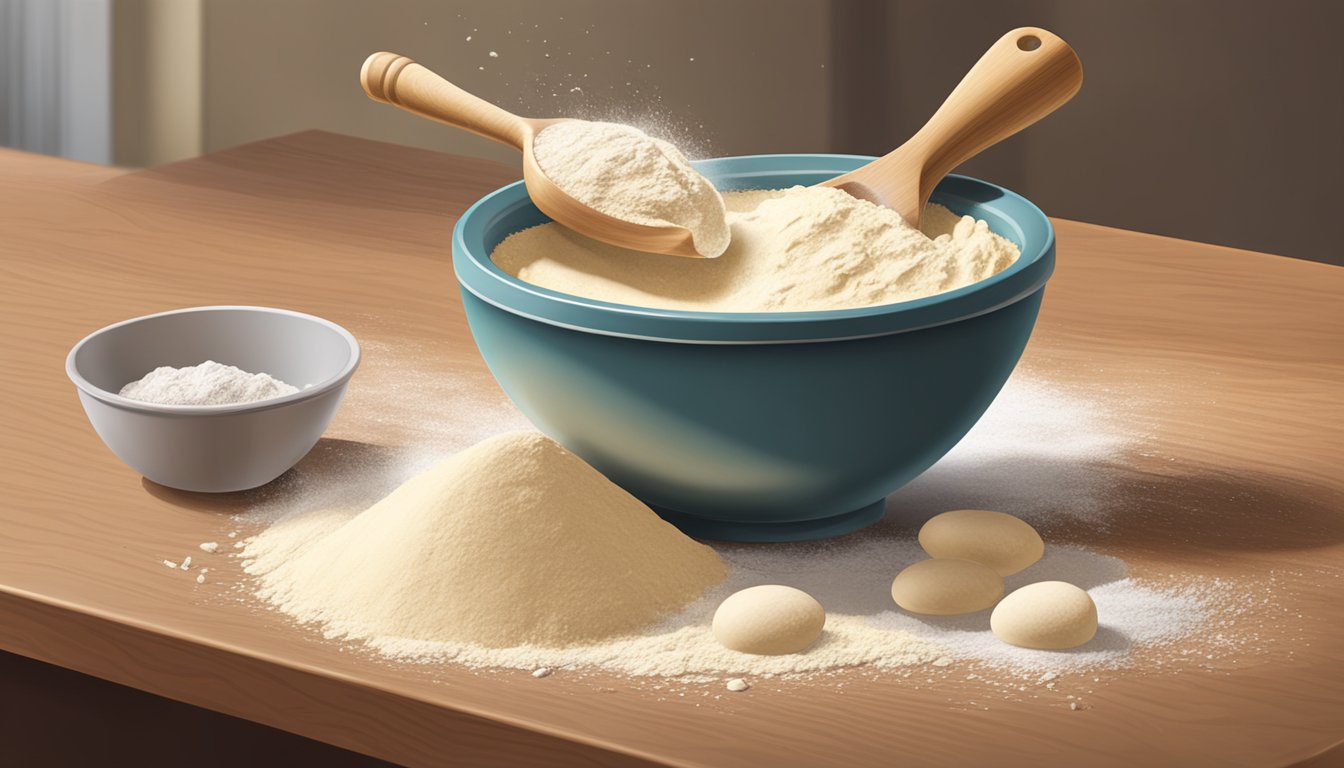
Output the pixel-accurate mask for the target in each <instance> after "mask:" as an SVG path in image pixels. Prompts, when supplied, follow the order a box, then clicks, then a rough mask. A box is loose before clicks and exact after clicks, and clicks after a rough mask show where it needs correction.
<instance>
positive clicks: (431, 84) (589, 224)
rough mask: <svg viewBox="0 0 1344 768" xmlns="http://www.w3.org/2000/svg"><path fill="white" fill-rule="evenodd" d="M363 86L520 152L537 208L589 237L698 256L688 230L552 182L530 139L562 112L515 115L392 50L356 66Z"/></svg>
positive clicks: (388, 100)
mask: <svg viewBox="0 0 1344 768" xmlns="http://www.w3.org/2000/svg"><path fill="white" fill-rule="evenodd" d="M359 82H360V84H361V85H363V86H364V92H365V93H367V94H368V95H369V98H371V99H373V100H374V101H381V102H384V103H387V104H391V105H393V106H395V107H401V108H402V109H404V110H406V111H407V112H411V113H413V114H417V115H420V116H421V117H427V118H429V119H431V120H437V121H439V122H441V123H447V124H448V125H452V126H456V127H458V128H463V129H465V130H468V131H471V132H472V133H474V134H477V135H479V136H484V137H485V138H487V139H494V140H495V141H498V142H500V143H501V144H508V145H509V146H511V147H513V148H515V149H517V150H519V151H520V152H522V153H523V182H524V183H525V184H527V193H528V195H529V196H531V198H532V202H533V203H535V204H536V206H537V207H538V208H540V209H541V211H542V213H545V214H546V215H547V216H550V217H551V218H552V219H555V220H556V221H558V222H560V223H561V224H564V225H565V226H566V227H569V228H570V229H572V230H574V231H576V232H580V233H582V234H584V235H587V236H588V237H591V238H593V239H594V240H601V241H602V242H604V243H610V244H611V245H616V246H620V247H622V248H631V249H634V250H638V251H649V252H652V253H666V254H671V255H673V256H690V257H694V258H703V256H702V255H701V254H700V253H699V252H697V251H696V250H695V243H694V241H693V240H692V238H691V231H690V230H689V229H686V228H685V227H678V226H674V225H667V226H649V225H646V224H635V223H633V222H629V221H624V220H622V219H618V218H615V217H613V216H608V215H607V214H605V213H602V212H601V211H597V210H594V209H592V208H589V207H588V206H586V205H584V204H583V203H581V202H579V201H578V200H576V199H574V198H573V197H571V196H570V195H568V194H566V193H565V192H564V191H563V190H561V189H560V188H559V187H557V186H556V185H555V184H554V183H553V182H552V181H551V180H550V179H548V178H547V177H546V174H545V173H544V172H543V171H542V170H541V167H540V166H539V165H537V158H536V155H535V154H534V153H533V151H532V142H533V141H534V140H535V139H536V137H537V134H538V133H541V131H542V130H543V129H545V128H546V127H547V126H550V125H554V124H555V123H558V122H562V121H563V120H565V119H567V118H550V119H535V118H527V117H519V116H518V115H515V114H513V113H511V112H508V111H507V110H504V109H501V108H500V107H497V106H495V105H494V104H491V103H490V102H488V101H485V100H484V99H481V98H478V97H476V96H473V95H471V94H470V93H467V92H466V91H464V90H462V89H461V88H458V87H457V86H455V85H453V84H452V83H450V82H448V81H447V80H444V79H443V78H442V77H439V76H438V75H436V74H434V73H433V72H431V71H430V70H428V69H426V68H425V67H423V66H421V65H419V64H417V63H415V62H414V61H412V60H411V59H408V58H406V57H405V56H398V55H397V54H395V53H386V52H382V53H375V54H373V55H372V56H370V57H369V58H368V59H366V60H365V61H364V66H363V68H361V69H360V71H359Z"/></svg>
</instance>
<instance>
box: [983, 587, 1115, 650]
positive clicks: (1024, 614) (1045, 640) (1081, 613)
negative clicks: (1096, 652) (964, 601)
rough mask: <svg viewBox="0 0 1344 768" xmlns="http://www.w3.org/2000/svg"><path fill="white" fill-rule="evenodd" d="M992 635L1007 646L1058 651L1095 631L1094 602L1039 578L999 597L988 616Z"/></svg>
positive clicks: (1074, 589) (1073, 589)
mask: <svg viewBox="0 0 1344 768" xmlns="http://www.w3.org/2000/svg"><path fill="white" fill-rule="evenodd" d="M989 628H990V629H992V630H994V635H995V636H996V637H998V638H999V639H1000V640H1002V641H1003V642H1005V643H1008V644H1010V645H1020V646H1022V647H1023V648H1040V649H1043V650H1048V651H1058V650H1063V649H1065V648H1076V647H1078V646H1080V645H1082V644H1083V643H1086V642H1087V641H1088V640H1091V639H1092V637H1093V636H1094V635H1096V634H1097V604H1096V603H1094V602H1092V597H1091V595H1088V594H1087V592H1085V591H1083V590H1082V589H1080V588H1078V587H1075V586H1074V585H1072V584H1069V583H1068V582H1064V581H1039V582H1037V583H1035V584H1028V585H1027V586H1025V587H1022V588H1021V589H1018V590H1015V591H1014V592H1013V593H1012V594H1011V595H1009V596H1007V597H1005V598H1003V601H1002V602H1001V603H999V605H998V607H997V608H995V609H994V613H992V614H991V615H990V617H989Z"/></svg>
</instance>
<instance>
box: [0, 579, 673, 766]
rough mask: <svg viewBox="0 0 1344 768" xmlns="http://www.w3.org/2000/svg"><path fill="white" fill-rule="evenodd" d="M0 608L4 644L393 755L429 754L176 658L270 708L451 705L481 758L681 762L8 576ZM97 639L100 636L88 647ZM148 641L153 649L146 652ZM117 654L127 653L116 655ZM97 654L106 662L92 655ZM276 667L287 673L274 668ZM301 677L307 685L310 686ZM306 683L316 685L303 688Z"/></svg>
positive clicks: (412, 759) (429, 709)
mask: <svg viewBox="0 0 1344 768" xmlns="http://www.w3.org/2000/svg"><path fill="white" fill-rule="evenodd" d="M0 615H3V616H4V618H5V620H4V621H3V622H0V648H3V650H5V651H7V652H10V653H15V654H18V655H20V656H25V657H28V658H31V659H36V660H38V661H42V662H45V663H48V664H54V665H57V666H60V667H64V668H66V669H71V670H74V671H76V672H80V673H83V674H88V675H93V676H95V677H98V678H101V679H103V680H108V681H111V682H114V683H117V684H120V685H126V686H129V687H132V688H136V689H138V690H142V691H147V692H149V693H152V694H155V695H158V696H164V697H166V698H169V699H173V700H175V701H180V702H183V703H185V704H190V705H193V706H199V707H204V708H206V709H210V710H212V711H215V712H221V713H224V714H226V715H231V716H234V717H239V718H243V719H245V720H250V721H253V722H258V723H262V724H264V725H268V726H271V727H275V728H279V729H281V730H285V731H289V732H291V733H297V734H299V735H301V736H306V737H308V738H312V739H317V740H318V741H322V742H325V743H328V744H333V745H335V746H338V747H342V748H345V749H350V750H353V751H356V752H360V753H362V754H368V755H372V756H374V757H379V758H382V759H386V760H390V761H392V762H397V763H407V764H423V763H424V762H425V760H426V758H428V757H431V756H428V755H423V754H419V753H416V752H410V753H407V752H404V751H400V750H398V749H396V748H395V746H392V745H388V744H382V743H379V741H378V739H377V737H376V734H370V736H372V737H374V738H370V739H368V740H365V739H361V738H357V737H356V736H357V735H358V731H356V730H352V729H351V728H349V727H348V726H345V725H340V724H335V723H333V724H332V725H331V726H330V727H323V726H318V725H313V724H312V723H310V722H306V721H305V722H303V724H304V725H305V726H306V727H304V728H302V729H297V728H294V727H292V726H293V725H294V721H293V720H287V719H282V718H278V717H268V716H266V715H265V714H264V713H258V712H256V711H247V710H245V709H243V708H241V707H236V706H233V705H231V704H229V703H228V702H227V701H223V700H216V699H214V698H212V697H211V696H208V695H206V694H205V693H204V692H203V688H204V687H206V686H205V681H204V680H199V681H197V683H198V686H197V687H196V688H193V687H192V686H191V685H190V684H187V685H173V683H175V682H177V681H183V682H189V681H187V680H186V679H185V678H184V677H183V675H182V674H180V673H179V672H178V671H176V670H175V669H174V668H175V667H178V668H184V669H193V670H197V672H196V674H198V675H200V676H201V677H203V678H204V677H214V678H221V676H222V675H225V674H227V675H228V676H229V685H230V687H252V686H255V687H257V688H258V690H261V689H264V690H265V692H266V696H267V701H268V706H269V707H272V708H279V709H286V708H288V707H300V706H307V705H308V704H310V703H311V702H312V701H315V700H317V701H323V702H330V701H331V698H330V697H328V696H325V695H321V694H319V693H318V691H317V690H316V689H322V688H325V687H328V686H330V687H331V693H332V695H333V696H335V697H344V698H345V699H346V700H347V701H346V704H347V707H345V708H350V709H353V710H361V709H364V708H365V707H376V708H379V709H382V710H387V709H395V708H400V709H402V710H404V712H405V714H408V715H409V714H413V713H415V714H420V715H424V714H426V713H428V714H430V715H431V716H433V717H436V718H442V717H443V716H445V715H448V716H450V717H451V720H450V721H449V722H450V724H452V725H455V726H457V727H459V728H461V730H463V731H464V733H466V734H467V735H468V736H471V737H477V736H479V737H482V738H480V739H479V740H478V742H477V743H476V744H473V745H472V746H473V747H479V748H480V758H481V759H482V760H499V759H502V758H504V757H506V754H507V752H508V751H509V750H510V748H511V747H513V746H515V745H516V744H517V739H516V736H517V735H519V734H527V736H528V738H530V739H532V740H533V741H535V742H536V744H535V746H537V747H540V748H544V749H547V750H551V752H550V754H551V755H553V756H554V758H556V759H559V758H561V757H567V758H571V759H575V760H578V759H582V760H584V761H586V762H588V763H592V764H598V765H607V764H613V765H629V764H644V765H684V763H679V762H677V761H675V760H670V759H669V758H667V757H664V756H659V755H654V754H652V753H648V752H645V751H642V750H638V749H631V748H628V747H625V746H622V745H619V744H615V743H612V742H609V741H605V740H602V739H593V738H589V737H586V736H583V735H581V734H576V733H572V732H569V731H567V730H566V729H563V728H556V727H553V726H548V725H546V724H543V723H538V722H534V721H530V720H524V719H520V718H514V717H509V716H505V715H500V714H497V713H494V712H490V711H486V710H483V709H479V708H476V707H472V706H469V705H463V704H461V703H458V702H453V703H451V704H445V703H436V702H433V701H429V700H426V699H424V698H420V697H415V696H407V695H405V694H403V693H400V692H398V691H394V690H392V689H390V688H388V687H384V686H379V685H373V684H370V683H368V682H366V681H363V680H360V679H358V678H354V677H351V676H349V675H346V674H343V673H341V672H340V671H338V670H334V669H327V668H323V667H318V666H314V665H308V664H302V663H294V662H291V661H288V660H284V659H279V658H275V657H273V656H270V655H268V654H264V653H255V652H251V651H249V650H247V649H244V648H238V647H235V646H232V645H230V644H228V643H219V642H217V641H214V640H211V639H209V638H206V637H201V636H196V635H192V634H190V633H184V632H179V631H175V630H173V629H170V628H167V627H162V626H158V625H155V624H151V623H147V622H143V621H139V620H137V619H134V618H129V617H124V616H118V615H116V614H113V613H109V612H106V611H102V610H98V609H96V608H89V607H83V606H75V605H73V604H71V603H69V602H67V601H65V600H61V599H58V598H50V597H48V596H45V595H40V594H36V593H33V592H30V591H28V590H24V589H20V588H15V587H11V586H9V585H4V584H0ZM90 641H93V643H95V645H93V646H92V647H91V646H90ZM151 648H152V649H153V650H154V651H155V652H154V653H148V652H147V651H148V650H149V649H151ZM131 649H135V650H134V651H132V650H131ZM202 649H206V650H208V651H211V652H213V653H212V654H211V655H210V659H211V660H212V661H215V662H218V661H219V660H220V659H221V658H224V659H227V660H229V661H230V662H231V663H232V664H233V666H232V668H230V669H228V670H223V669H221V668H219V666H218V665H217V664H216V665H214V666H212V667H211V668H209V671H208V672H206V673H201V672H200V671H199V670H200V668H201V665H200V664H199V662H200V654H199V653H195V651H200V650H202ZM117 655H120V656H122V657H124V659H125V660H126V662H129V663H125V664H119V663H118V662H117V660H116V656H117ZM95 660H96V661H97V662H101V663H100V664H98V663H93V662H94V661H95ZM276 672H280V673H281V675H280V676H279V677H277V676H276V675H275V673H276ZM263 673H270V674H263ZM277 683H284V684H282V685H277ZM304 683H307V684H308V685H307V686H306V687H305V686H304V685H303V684H304ZM305 691H312V693H308V694H305V693H304V692H305ZM285 693H288V694H289V695H290V700H289V701H285V700H284V699H282V698H281V695H283V694H285ZM352 694H353V696H352ZM356 699H358V700H356ZM511 737H512V738H511ZM457 757H458V758H459V759H461V758H464V757H467V758H469V759H468V761H469V760H470V757H469V755H464V754H459V755H458V756H457Z"/></svg>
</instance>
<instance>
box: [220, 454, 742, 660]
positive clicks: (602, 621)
mask: <svg viewBox="0 0 1344 768" xmlns="http://www.w3.org/2000/svg"><path fill="white" fill-rule="evenodd" d="M313 534H314V529H313V527H312V526H307V525H304V524H303V523H302V521H292V524H288V525H286V524H284V523H280V524H276V525H273V526H271V527H270V528H268V529H267V530H266V531H265V532H263V533H261V534H259V535H258V536H257V537H256V538H255V539H253V540H252V541H250V542H249V544H248V546H247V549H246V551H245V553H244V554H245V557H246V558H248V564H247V565H246V569H247V571H248V572H249V573H252V574H254V575H257V576H259V577H260V578H261V580H262V587H261V590H260V594H261V596H262V597H263V598H265V599H266V600H267V601H269V602H271V603H272V604H274V605H276V606H277V607H279V608H280V609H281V610H282V611H284V612H285V613H288V614H290V615H291V616H293V617H295V618H297V619H299V620H301V621H305V622H317V623H320V624H322V625H323V627H324V628H325V630H326V632H327V634H328V635H329V636H345V637H352V638H359V639H366V640H372V641H378V642H386V641H388V640H392V639H399V640H413V641H427V642H453V643H465V644H471V645H476V646H481V647H486V648H509V647H515V646H521V645H536V646H544V647H550V648H564V647H568V646H572V645H576V644H581V643H591V642H596V641H601V640H607V639H611V638H615V637H620V636H624V635H629V634H633V633H636V632H638V631H640V630H641V629H643V628H645V627H646V626H648V625H650V624H653V623H655V622H657V621H658V620H659V619H662V618H664V617H666V616H669V615H672V614H675V613H677V612H679V611H681V610H682V609H684V608H685V607H686V606H687V605H689V604H691V603H693V602H695V601H696V600H697V599H698V598H700V597H701V596H702V595H703V594H704V592H705V591H706V590H707V589H709V588H710V587H712V586H714V585H716V584H718V583H719V582H720V581H722V580H723V579H724V577H725V576H726V575H727V567H726V566H725V564H724V563H723V561H722V560H721V559H720V558H719V556H718V555H717V554H716V553H715V552H714V551H713V550H712V549H710V548H709V547H706V546H704V545H703V544H699V543H697V542H695V541H693V540H691V539H689V538H687V537H686V536H685V535H684V534H682V533H681V532H680V531H678V530H677V529H676V528H674V527H673V526H671V525H669V524H668V523H666V522H664V521H663V520H662V519H661V518H659V517H658V516H657V515H656V514H654V513H653V511H652V510H650V509H649V508H648V507H647V506H645V505H644V504H643V503H641V502H640V501H639V500H638V499H636V498H634V497H633V496H631V495H630V494H628V493H626V492H625V491H623V490H621V489H620V488H619V487H617V486H616V485H615V484H613V483H612V482H611V481H610V480H608V479H606V478H605V477H603V476H602V475H601V474H599V473H598V472H597V470H595V469H593V468H592V467H590V466H589V465H588V464H586V463H584V461H583V460H582V459H580V458H579V457H577V456H575V455H574V454H572V453H570V452H569V451H567V450H565V449H564V448H562V447H561V446H560V445H559V444H557V443H556V442H554V441H553V440H551V439H550V438H548V437H545V436H544V435H540V434H537V433H531V432H514V433H508V434H504V435H500V436H498V437H494V438H491V439H489V440H486V441H484V442H482V443H479V444H477V445H475V446H473V447H472V448H469V449H467V450H465V451H463V452H461V453H458V454H457V455H455V456H453V457H451V458H449V459H447V460H446V461H443V462H442V463H440V464H438V465H437V466H435V467H433V468H432V469H430V470H429V471H427V472H425V473H424V474H421V475H418V476H416V477H414V478H412V479H411V480H409V481H407V482H406V483H405V484H403V485H402V486H401V487H399V488H397V489H396V490H395V491H393V492H392V493H390V494H389V495H388V496H386V497H385V498H383V500H382V501H380V502H378V503H377V504H375V505H373V506H372V507H370V508H368V509H367V510H365V511H363V512H361V513H359V514H357V515H355V516H353V517H352V518H349V519H348V520H347V521H344V522H342V523H341V524H339V525H336V526H334V527H331V528H329V529H327V530H325V531H320V532H319V533H318V535H316V536H314V535H313Z"/></svg>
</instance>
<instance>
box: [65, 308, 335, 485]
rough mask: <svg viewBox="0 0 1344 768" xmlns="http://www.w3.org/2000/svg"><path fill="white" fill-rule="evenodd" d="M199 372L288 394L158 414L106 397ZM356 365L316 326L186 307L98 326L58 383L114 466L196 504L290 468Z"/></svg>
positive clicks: (315, 320) (288, 318)
mask: <svg viewBox="0 0 1344 768" xmlns="http://www.w3.org/2000/svg"><path fill="white" fill-rule="evenodd" d="M206 360H214V361H215V362H218V363H224V364H227V365H235V366H237V367H239V368H242V369H243V370H245V371H250V372H252V373H263V372H264V373H268V374H270V375H272V376H274V377H276V378H278V379H280V380H281V381H284V382H286V383H289V384H292V385H294V386H296V387H298V388H299V391H298V392H295V393H294V394H292V395H286V396H284V397H277V398H275V399H272V400H262V401H259V402H255V403H242V404H239V405H204V406H191V405H158V404H155V403H145V402H141V401H139V400H131V399H129V398H125V397H122V396H120V395H119V394H117V393H118V392H120V391H121V388H122V387H124V386H125V385H127V384H129V383H130V382H132V381H136V380H137V379H140V378H141V377H142V376H144V375H145V374H146V373H149V372H150V371H152V370H154V369H155V368H157V367H159V366H163V365H170V366H173V367H177V368H180V367H183V366H188V365H199V364H200V363H202V362H205V361H206ZM358 365H359V343H358V342H357V341H355V337H354V336H352V335H350V332H349V331H347V330H345V329H344V328H342V327H340V326H339V325H336V324H335V323H332V322H328V321H326V320H323V319H322V318H320V317H314V316H312V315H305V314H302V313H299V312H290V311H288V310H284V309H271V308H268V307H194V308H191V309H178V310H174V311H172V312H163V313H160V314H157V315H146V316H145V317H137V318H135V319H133V320H126V321H125V322H121V323H117V324H115V325H109V326H107V327H106V328H103V329H101V330H98V331H95V332H93V333H91V334H89V335H88V336H86V337H85V338H84V339H83V340H82V341H80V342H79V343H78V344H76V345H75V346H74V349H71V350H70V354H69V356H68V357H66V360H65V372H66V374H67V375H68V376H69V377H70V380H71V381H73V382H74V383H75V387H76V388H78V390H79V400H80V402H81V403H82V404H83V405H84V412H85V413H86V414H88V417H89V421H90V422H91V423H92V424H93V428H94V430H95V431H97V433H98V436H99V437H101V438H102V439H103V442H104V443H105V444H106V445H107V447H108V448H110V449H112V452H113V453H115V454H116V455H117V458H119V459H121V460H122V461H124V462H126V464H128V465H129V466H130V467H131V468H133V469H135V470H136V471H137V472H139V473H140V474H142V475H144V476H145V477H146V478H148V479H150V480H152V481H154V482H156V483H158V484H160V485H166V486H168V487H170V488H178V489H181V490H184V491H202V492H206V493H225V492H229V491H242V490H247V489H249V488H256V487H257V486H260V485H265V484H266V483H269V482H270V481H272V480H274V479H275V478H277V477H279V476H280V475H282V474H284V473H285V471H286V470H288V469H289V468H290V467H292V466H294V465H295V464H297V463H298V461H299V459H302V458H303V457H304V455H305V454H307V453H308V451H310V450H311V449H312V447H313V446H314V445H315V444H317V440H318V438H320V437H321V436H322V433H323V432H324V431H325V430H326V428H327V425H328V424H329V423H331V418H332V416H334V415H335V414H336V408H337V406H339V405H340V403H341V397H342V396H344V395H345V388H346V386H347V385H348V384H349V383H350V377H351V376H352V375H354V372H355V368H356V366H358Z"/></svg>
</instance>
